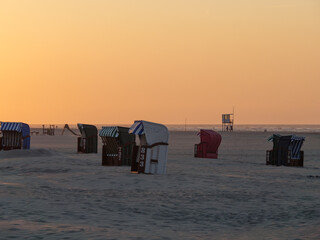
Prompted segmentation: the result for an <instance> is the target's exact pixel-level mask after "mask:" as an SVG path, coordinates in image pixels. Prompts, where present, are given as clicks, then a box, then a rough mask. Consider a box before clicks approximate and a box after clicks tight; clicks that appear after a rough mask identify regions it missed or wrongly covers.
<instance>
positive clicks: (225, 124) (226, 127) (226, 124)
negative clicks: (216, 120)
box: [222, 111, 234, 132]
mask: <svg viewBox="0 0 320 240" xmlns="http://www.w3.org/2000/svg"><path fill="white" fill-rule="evenodd" d="M233 124H234V111H233V113H228V114H222V132H225V131H227V132H233Z"/></svg>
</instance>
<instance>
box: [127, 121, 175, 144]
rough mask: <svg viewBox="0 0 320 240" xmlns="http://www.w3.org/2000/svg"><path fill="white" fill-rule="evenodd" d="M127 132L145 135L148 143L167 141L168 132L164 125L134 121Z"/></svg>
mask: <svg viewBox="0 0 320 240" xmlns="http://www.w3.org/2000/svg"><path fill="white" fill-rule="evenodd" d="M129 133H133V134H136V135H145V137H146V142H147V144H148V145H152V144H155V143H160V142H162V143H168V139H169V133H168V129H167V127H166V126H164V125H162V124H158V123H153V122H147V121H142V120H139V121H135V122H134V124H133V125H132V126H131V127H130V129H129Z"/></svg>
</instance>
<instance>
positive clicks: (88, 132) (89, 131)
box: [78, 123, 98, 138]
mask: <svg viewBox="0 0 320 240" xmlns="http://www.w3.org/2000/svg"><path fill="white" fill-rule="evenodd" d="M78 128H79V130H80V132H81V135H84V136H85V137H86V138H89V137H96V136H97V135H98V130H97V128H96V126H93V125H88V124H81V123H78Z"/></svg>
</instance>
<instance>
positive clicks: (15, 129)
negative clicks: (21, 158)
mask: <svg viewBox="0 0 320 240" xmlns="http://www.w3.org/2000/svg"><path fill="white" fill-rule="evenodd" d="M0 130H1V132H2V139H1V144H0V145H1V148H2V149H3V150H13V149H30V127H29V125H28V124H25V123H21V122H2V123H1V128H0Z"/></svg>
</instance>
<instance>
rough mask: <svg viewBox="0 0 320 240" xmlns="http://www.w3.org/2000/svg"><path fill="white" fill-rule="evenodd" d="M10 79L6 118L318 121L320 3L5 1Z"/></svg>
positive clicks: (4, 55)
mask: <svg viewBox="0 0 320 240" xmlns="http://www.w3.org/2000/svg"><path fill="white" fill-rule="evenodd" d="M0 81H1V85H0V89H1V93H0V121H24V122H28V123H77V122H84V123H131V122H133V120H135V119H144V120H149V121H155V122H161V123H175V124H179V123H181V124H183V123H184V121H185V118H187V119H188V123H190V124H191V123H193V124H196V123H206V124H208V123H209V124H210V123H220V122H221V114H222V113H226V112H231V111H232V107H233V106H234V107H235V110H236V123H239V124H263V123H265V124H319V123H320V1H319V0H261V1H257V0H241V1H238V0H224V1H221V0H174V1H173V0H161V1H160V0H159V1H151V0H137V1H134V0H117V1H111V0H110V1H108V0H46V1H43V0H33V1H23V0H20V1H18V0H10V1H1V2H0Z"/></svg>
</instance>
